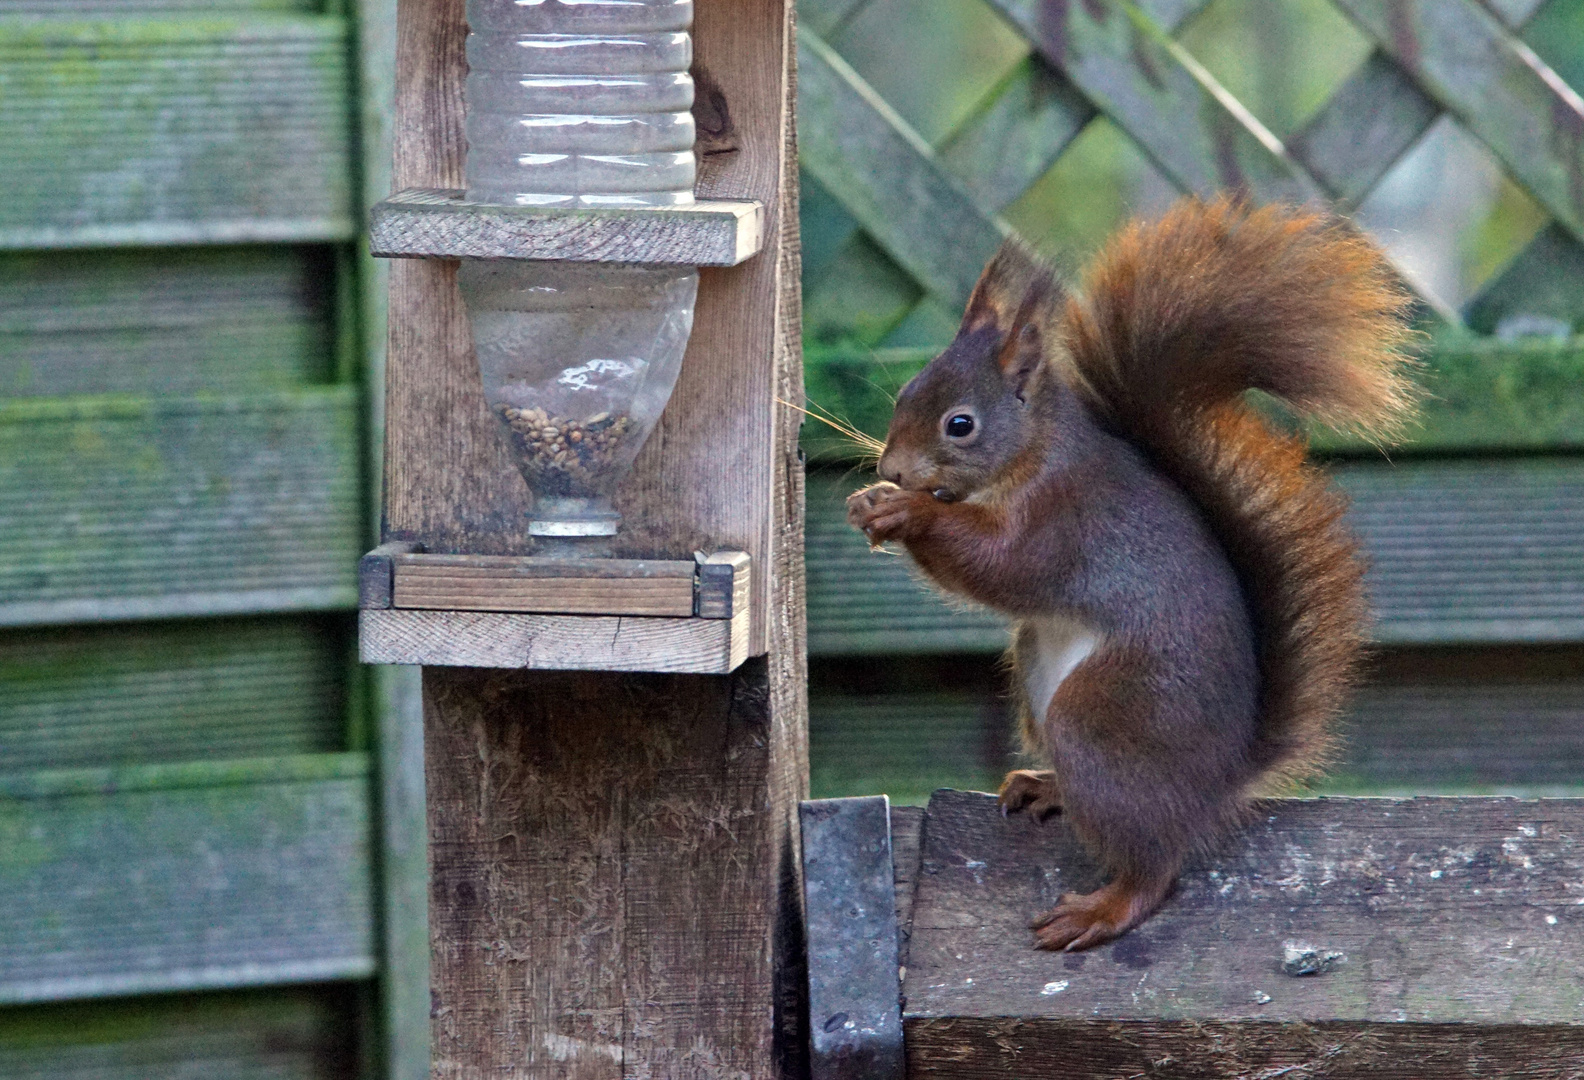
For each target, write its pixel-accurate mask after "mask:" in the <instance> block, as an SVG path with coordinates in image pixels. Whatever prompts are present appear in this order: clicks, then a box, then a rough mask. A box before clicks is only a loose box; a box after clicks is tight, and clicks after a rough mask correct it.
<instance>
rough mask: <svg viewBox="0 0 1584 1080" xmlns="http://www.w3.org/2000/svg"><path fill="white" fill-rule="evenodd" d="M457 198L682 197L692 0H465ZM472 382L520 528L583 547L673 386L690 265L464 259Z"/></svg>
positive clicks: (559, 547) (577, 203) (689, 296)
mask: <svg viewBox="0 0 1584 1080" xmlns="http://www.w3.org/2000/svg"><path fill="white" fill-rule="evenodd" d="M467 11H468V25H469V29H470V33H469V35H468V43H467V55H468V79H467V88H466V105H467V136H468V153H467V163H466V174H467V184H468V197H469V198H470V199H472V200H474V201H479V202H491V203H504V204H508V205H513V204H515V205H521V206H544V207H565V208H577V207H621V206H678V205H685V204H688V203H691V202H692V201H693V179H694V168H695V164H694V157H693V134H694V133H693V116H692V113H691V111H690V110H691V108H692V105H693V80H692V77H691V76H689V75H688V67H689V65H690V64H691V63H692V59H693V44H692V39H691V37H690V36H689V34H688V32H687V31H688V28H689V26H691V25H692V19H693V4H692V0H468V5H467ZM459 281H460V284H461V287H462V295H463V299H464V300H465V301H466V303H467V305H468V312H469V317H470V320H471V322H472V325H473V337H474V344H475V347H476V350H477V352H478V359H479V368H480V373H481V375H482V377H483V383H484V394H485V398H486V399H487V401H488V402H489V406H490V408H491V410H492V411H493V412H494V413H495V415H496V416H497V418H499V419H500V421H501V423H502V424H503V425H504V429H505V431H506V433H507V435H508V437H509V439H510V440H511V444H512V449H513V452H514V454H515V456H516V459H517V463H518V468H519V469H520V470H521V471H522V473H523V476H524V478H525V479H526V480H527V481H528V486H529V487H530V488H531V489H532V490H533V493H534V509H533V511H532V513H531V514H530V519H529V533H530V535H533V536H534V537H536V538H537V539H538V543H539V550H540V551H541V553H544V554H553V555H600V554H607V553H608V552H609V537H610V536H611V535H613V534H614V533H615V531H616V527H617V523H618V521H619V518H618V517H617V515H616V512H615V511H614V509H612V507H611V502H610V495H611V493H612V491H613V489H614V487H615V485H616V483H617V482H618V481H619V480H620V479H621V477H622V476H624V475H625V474H626V472H627V470H628V469H629V468H630V467H631V465H632V461H633V458H635V457H636V456H637V454H638V451H639V449H640V448H641V447H642V446H643V443H644V441H645V440H646V439H647V438H648V436H649V433H650V431H651V430H652V429H653V427H654V425H655V423H656V421H658V420H659V418H660V413H661V411H662V410H663V409H664V407H665V403H666V401H667V400H668V399H669V398H670V396H671V389H672V387H673V386H674V385H675V383H676V377H677V373H678V371H679V370H680V368H681V364H682V354H683V352H684V351H685V350H686V347H687V339H688V335H689V333H690V332H691V330H692V326H693V303H694V298H695V296H696V295H697V291H698V271H697V270H696V269H693V268H690V267H653V266H647V267H644V266H621V265H613V264H608V263H582V264H579V263H531V262H517V261H512V260H464V261H463V264H462V270H461V274H460V277H459Z"/></svg>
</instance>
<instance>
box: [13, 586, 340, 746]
mask: <svg viewBox="0 0 1584 1080" xmlns="http://www.w3.org/2000/svg"><path fill="white" fill-rule="evenodd" d="M349 633H350V626H349V625H348V623H347V620H346V619H345V618H343V617H339V616H337V617H329V618H324V617H300V616H299V617H284V618H271V619H226V620H193V621H182V622H172V623H155V624H149V625H144V626H141V627H138V628H136V629H132V628H129V627H126V626H87V627H70V628H58V629H56V628H51V629H40V628H36V627H33V628H28V629H25V630H12V631H8V632H6V633H0V773H13V772H19V771H22V770H28V769H44V768H68V767H75V766H90V765H119V764H128V763H133V762H148V763H152V762H159V761H196V760H212V759H214V758H246V757H262V756H265V755H273V754H302V753H314V752H328V751H336V750H341V749H343V748H344V747H345V746H346V738H347V720H346V707H347V700H346V698H347V694H346V678H347V672H348V670H349V664H350V638H349Z"/></svg>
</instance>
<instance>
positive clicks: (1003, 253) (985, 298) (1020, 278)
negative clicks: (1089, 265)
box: [959, 237, 1066, 337]
mask: <svg viewBox="0 0 1584 1080" xmlns="http://www.w3.org/2000/svg"><path fill="white" fill-rule="evenodd" d="M1065 295H1066V291H1065V290H1064V289H1063V288H1062V286H1061V282H1060V280H1059V279H1058V278H1057V276H1056V271H1055V270H1053V269H1052V268H1051V267H1050V266H1049V265H1048V264H1047V263H1046V262H1045V261H1044V260H1042V259H1041V258H1040V257H1039V256H1038V255H1036V254H1034V251H1033V249H1032V248H1030V247H1029V246H1028V245H1026V244H1024V243H1023V242H1022V241H1021V240H1019V239H1017V238H1016V237H1008V238H1007V240H1006V242H1005V243H1003V244H1002V245H1001V250H1000V251H998V252H996V255H995V258H993V259H991V260H990V262H989V263H988V264H987V265H986V266H985V268H984V272H983V273H982V274H980V275H979V281H978V284H976V285H975V286H974V290H973V295H971V296H970V297H969V298H968V309H967V310H966V311H965V312H964V313H963V321H962V329H961V330H960V331H959V333H964V332H968V331H972V330H979V329H982V328H984V327H987V326H993V327H995V328H996V329H998V330H1000V331H1001V332H1002V333H1003V334H1006V335H1008V336H1009V337H1010V336H1011V334H1012V332H1013V331H1015V330H1016V329H1018V326H1019V324H1022V323H1028V322H1031V321H1033V322H1044V321H1046V319H1047V318H1050V317H1054V315H1055V313H1056V309H1057V307H1058V306H1059V305H1060V303H1061V301H1062V300H1063V299H1064V297H1065Z"/></svg>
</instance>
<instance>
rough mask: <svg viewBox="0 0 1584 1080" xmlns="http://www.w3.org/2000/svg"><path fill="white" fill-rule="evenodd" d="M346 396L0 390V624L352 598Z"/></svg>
mask: <svg viewBox="0 0 1584 1080" xmlns="http://www.w3.org/2000/svg"><path fill="white" fill-rule="evenodd" d="M359 406H360V400H359V397H358V393H357V391H356V389H355V388H352V387H333V388H326V389H322V390H312V391H301V392H298V393H295V394H279V395H259V396H257V397H252V398H241V399H183V400H174V401H160V400H152V399H142V400H138V399H126V400H120V399H82V400H78V401H73V400H69V399H67V400H61V399H54V400H40V401H34V402H27V401H22V402H18V401H13V402H11V403H10V404H9V405H0V625H21V624H31V623H44V622H76V621H84V620H103V619H125V618H155V617H159V616H162V615H165V616H178V615H180V616H190V615H200V614H218V613H237V612H243V611H253V610H309V609H332V608H352V607H355V606H356V603H357V580H356V578H357V575H356V566H357V559H358V556H359V555H360V554H361V547H362V543H361V540H362V521H361V512H360V509H359V500H360V488H359V483H360V481H359V473H358V409H359Z"/></svg>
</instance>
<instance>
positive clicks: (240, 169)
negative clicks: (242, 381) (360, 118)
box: [0, 15, 355, 248]
mask: <svg viewBox="0 0 1584 1080" xmlns="http://www.w3.org/2000/svg"><path fill="white" fill-rule="evenodd" d="M346 45H347V27H346V23H345V21H344V20H341V19H338V18H330V17H325V16H313V17H307V16H274V17H271V16H265V15H257V16H252V17H246V16H235V15H231V16H209V17H207V18H202V19H186V20H183V19H179V18H178V19H169V18H167V19H158V18H147V19H124V20H100V21H71V20H62V19H38V18H30V17H27V16H19V17H14V18H11V17H8V18H4V19H0V145H4V146H5V147H6V153H5V155H4V156H3V157H0V188H3V189H4V190H5V191H6V192H7V198H6V200H5V204H4V206H0V247H10V248H63V247H88V246H93V247H102V246H106V245H131V244H136V245H149V244H178V243H186V244H197V243H239V242H247V241H275V242H278V241H301V240H343V239H348V238H350V237H351V236H352V235H353V234H354V232H355V226H354V223H353V220H352V213H351V211H352V206H351V195H352V189H351V180H352V175H353V170H352V168H351V164H352V163H351V154H350V149H351V132H350V120H351V115H352V109H351V104H350V86H351V83H350V75H349V71H348V66H347V48H346Z"/></svg>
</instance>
